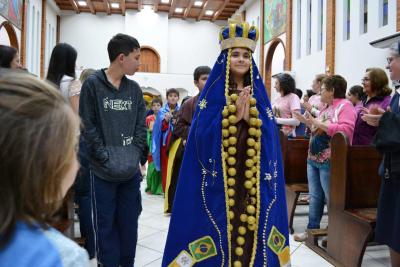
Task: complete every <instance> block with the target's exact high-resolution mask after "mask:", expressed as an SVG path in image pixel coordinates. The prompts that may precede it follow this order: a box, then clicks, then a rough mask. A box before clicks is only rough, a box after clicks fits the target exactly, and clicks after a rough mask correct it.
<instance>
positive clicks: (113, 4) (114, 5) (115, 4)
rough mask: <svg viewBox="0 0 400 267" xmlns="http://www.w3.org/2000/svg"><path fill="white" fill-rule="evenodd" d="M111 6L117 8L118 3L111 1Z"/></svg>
mask: <svg viewBox="0 0 400 267" xmlns="http://www.w3.org/2000/svg"><path fill="white" fill-rule="evenodd" d="M111 8H119V4H118V3H111Z"/></svg>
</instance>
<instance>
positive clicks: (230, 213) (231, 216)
mask: <svg viewBox="0 0 400 267" xmlns="http://www.w3.org/2000/svg"><path fill="white" fill-rule="evenodd" d="M233 218H235V213H233V211H231V210H230V211H229V219H231V220H233Z"/></svg>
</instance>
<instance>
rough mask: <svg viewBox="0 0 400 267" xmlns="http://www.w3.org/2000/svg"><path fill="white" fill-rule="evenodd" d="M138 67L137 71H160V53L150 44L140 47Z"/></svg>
mask: <svg viewBox="0 0 400 267" xmlns="http://www.w3.org/2000/svg"><path fill="white" fill-rule="evenodd" d="M140 62H141V65H140V68H139V72H156V73H160V55H159V54H158V53H157V51H156V50H155V49H154V48H152V47H150V46H142V47H141V48H140Z"/></svg>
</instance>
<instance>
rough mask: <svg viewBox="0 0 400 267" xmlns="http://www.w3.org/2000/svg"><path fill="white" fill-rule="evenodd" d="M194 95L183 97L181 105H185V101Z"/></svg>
mask: <svg viewBox="0 0 400 267" xmlns="http://www.w3.org/2000/svg"><path fill="white" fill-rule="evenodd" d="M191 98H192V97H191V96H188V95H187V96H185V97H184V98H183V99H182V102H181V106H182V105H183V103H185V102H186V101H187V100H189V99H191Z"/></svg>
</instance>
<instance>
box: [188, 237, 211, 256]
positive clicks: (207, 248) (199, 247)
mask: <svg viewBox="0 0 400 267" xmlns="http://www.w3.org/2000/svg"><path fill="white" fill-rule="evenodd" d="M189 250H190V252H191V253H192V256H193V258H194V259H195V261H196V262H199V261H202V260H205V259H208V258H210V257H212V256H215V255H217V249H216V247H215V244H214V241H213V240H212V238H211V236H205V237H202V238H200V239H197V240H196V241H193V242H192V243H190V244H189Z"/></svg>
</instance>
